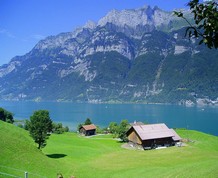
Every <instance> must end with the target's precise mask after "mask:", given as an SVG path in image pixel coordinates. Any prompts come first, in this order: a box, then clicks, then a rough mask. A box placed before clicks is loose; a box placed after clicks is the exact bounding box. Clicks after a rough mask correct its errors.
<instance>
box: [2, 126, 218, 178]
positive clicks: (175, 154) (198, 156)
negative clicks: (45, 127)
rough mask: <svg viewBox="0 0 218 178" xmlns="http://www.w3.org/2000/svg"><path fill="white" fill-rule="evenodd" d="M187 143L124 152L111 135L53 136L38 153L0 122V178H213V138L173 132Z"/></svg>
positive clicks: (216, 153) (217, 163) (216, 156)
mask: <svg viewBox="0 0 218 178" xmlns="http://www.w3.org/2000/svg"><path fill="white" fill-rule="evenodd" d="M177 133H178V134H179V135H180V136H181V137H183V138H188V139H189V140H191V142H188V143H187V146H184V147H170V148H166V149H161V150H149V151H141V150H128V149H124V148H122V147H121V145H122V143H120V142H119V141H117V140H114V139H113V138H112V136H110V135H105V136H104V135H100V136H95V137H90V138H86V137H82V136H79V135H77V134H76V133H65V134H61V135H57V134H52V135H51V136H50V138H49V140H48V142H47V146H46V147H45V148H44V149H42V151H40V150H38V149H37V145H35V143H34V142H33V140H32V139H31V138H30V137H29V134H28V132H27V131H25V130H23V129H21V128H18V127H16V126H13V125H11V124H7V123H4V122H0V136H1V139H0V146H1V148H0V177H4V178H7V177H10V176H8V175H6V174H10V175H14V176H17V177H24V172H25V171H27V172H29V178H40V177H47V178H55V177H57V176H56V175H57V173H59V172H60V173H62V174H63V176H64V178H70V176H75V177H76V178H124V177H125V178H138V177H161V178H162V177H168V178H169V177H172V178H174V177H184V178H187V177H211V178H213V177H217V176H218V137H216V136H212V135H208V134H204V133H201V132H197V131H191V130H177Z"/></svg>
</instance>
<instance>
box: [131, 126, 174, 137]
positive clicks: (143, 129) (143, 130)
mask: <svg viewBox="0 0 218 178" xmlns="http://www.w3.org/2000/svg"><path fill="white" fill-rule="evenodd" d="M132 128H133V129H134V130H135V131H136V132H137V134H138V135H139V137H140V138H141V140H150V139H157V138H167V137H174V136H175V135H174V133H173V132H172V131H171V130H170V129H169V128H168V127H167V126H166V125H165V124H148V125H136V126H132Z"/></svg>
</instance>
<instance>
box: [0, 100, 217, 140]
mask: <svg viewBox="0 0 218 178" xmlns="http://www.w3.org/2000/svg"><path fill="white" fill-rule="evenodd" d="M0 107H3V108H5V109H7V110H8V111H10V112H12V113H13V114H14V118H15V119H17V120H22V119H29V117H30V116H31V115H32V114H33V112H34V111H36V110H39V109H45V110H48V111H49V112H50V117H51V119H52V120H53V121H55V122H61V123H63V124H64V125H65V126H68V127H69V128H70V129H71V130H76V128H77V125H78V124H79V123H83V122H84V121H85V120H86V118H90V119H91V121H92V122H93V123H94V124H96V125H98V126H100V127H107V126H108V125H109V123H110V122H118V123H119V122H120V121H121V120H123V119H127V120H128V121H129V122H134V121H141V122H146V123H150V124H153V123H165V124H167V126H168V127H170V128H187V129H192V130H198V131H202V132H205V133H209V134H213V135H216V136H218V107H209V106H204V107H197V106H193V107H186V106H178V105H156V104H88V103H83V104H82V103H70V102H31V101H0Z"/></svg>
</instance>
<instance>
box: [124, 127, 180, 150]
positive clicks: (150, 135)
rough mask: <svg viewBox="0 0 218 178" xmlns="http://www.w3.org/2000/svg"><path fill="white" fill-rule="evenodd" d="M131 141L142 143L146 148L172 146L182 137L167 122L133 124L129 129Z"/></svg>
mask: <svg viewBox="0 0 218 178" xmlns="http://www.w3.org/2000/svg"><path fill="white" fill-rule="evenodd" d="M127 137H128V140H129V142H132V143H133V144H137V145H141V146H142V147H143V148H144V149H147V148H156V147H158V146H171V145H174V144H175V143H176V142H179V141H180V140H181V138H180V137H179V135H178V134H177V133H176V132H175V131H174V130H173V129H169V128H168V127H167V126H166V125H165V124H148V125H133V126H132V127H131V128H130V129H129V130H128V131H127Z"/></svg>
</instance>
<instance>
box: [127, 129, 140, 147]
mask: <svg viewBox="0 0 218 178" xmlns="http://www.w3.org/2000/svg"><path fill="white" fill-rule="evenodd" d="M128 140H129V141H131V142H133V143H137V144H139V145H141V144H142V141H141V139H140V138H139V136H138V135H137V134H136V132H135V131H134V130H132V131H131V132H130V133H129V135H128Z"/></svg>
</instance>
